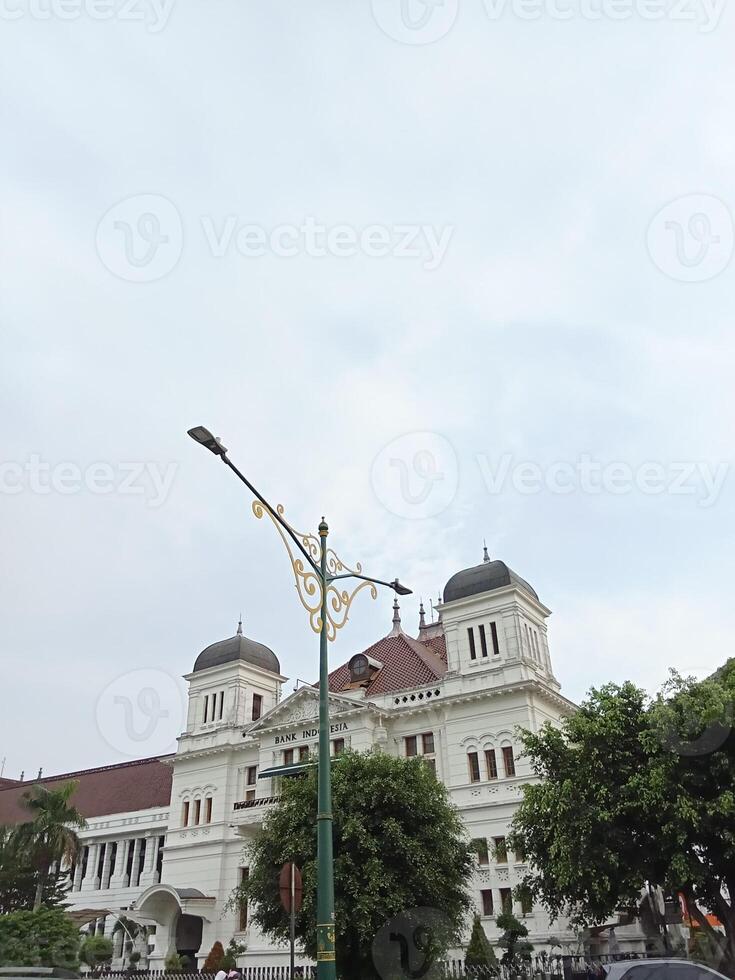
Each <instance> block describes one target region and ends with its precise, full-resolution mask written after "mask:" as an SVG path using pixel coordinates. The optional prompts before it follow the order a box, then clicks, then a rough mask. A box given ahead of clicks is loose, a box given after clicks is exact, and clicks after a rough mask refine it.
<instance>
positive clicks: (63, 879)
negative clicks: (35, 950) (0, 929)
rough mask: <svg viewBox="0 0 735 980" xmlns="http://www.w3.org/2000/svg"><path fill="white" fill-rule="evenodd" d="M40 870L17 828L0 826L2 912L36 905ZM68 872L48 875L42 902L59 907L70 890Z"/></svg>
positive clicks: (0, 899) (44, 884)
mask: <svg viewBox="0 0 735 980" xmlns="http://www.w3.org/2000/svg"><path fill="white" fill-rule="evenodd" d="M38 876H39V872H38V870H37V868H36V867H35V866H34V862H33V857H32V855H31V854H30V853H29V850H28V847H27V842H26V841H25V840H24V839H22V836H21V834H19V832H18V828H17V827H0V914H2V915H4V914H6V913H8V912H18V911H21V910H23V909H28V910H29V911H30V910H31V909H32V908H33V903H34V901H35V898H36V891H37V886H38ZM68 883H69V875H68V873H67V872H65V871H64V872H59V873H49V874H47V875H46V876H45V878H44V882H43V887H42V892H41V903H42V904H43V905H44V907H46V908H59V907H60V906H61V905H62V904H63V902H64V898H65V895H66V891H67V890H68Z"/></svg>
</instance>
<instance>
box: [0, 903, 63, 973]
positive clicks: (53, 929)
mask: <svg viewBox="0 0 735 980" xmlns="http://www.w3.org/2000/svg"><path fill="white" fill-rule="evenodd" d="M80 941H81V936H80V935H79V930H78V929H77V927H76V926H75V925H74V923H73V922H72V921H71V919H70V918H68V916H67V915H65V913H64V912H62V911H60V910H59V909H43V908H42V909H39V910H38V911H37V912H25V911H24V912H10V913H9V914H8V915H2V916H0V966H58V967H64V968H65V969H67V970H74V969H76V968H77V966H78V954H79V945H80Z"/></svg>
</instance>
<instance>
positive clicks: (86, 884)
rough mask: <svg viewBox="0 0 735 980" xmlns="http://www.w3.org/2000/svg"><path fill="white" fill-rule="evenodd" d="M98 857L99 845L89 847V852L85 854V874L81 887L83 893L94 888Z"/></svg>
mask: <svg viewBox="0 0 735 980" xmlns="http://www.w3.org/2000/svg"><path fill="white" fill-rule="evenodd" d="M99 856H100V845H99V844H97V843H94V844H90V845H89V852H88V854H87V873H86V874H85V876H84V881H82V884H81V887H82V890H83V891H92V889H93V888H96V887H97V885H96V884H95V879H96V875H97V862H98V861H99Z"/></svg>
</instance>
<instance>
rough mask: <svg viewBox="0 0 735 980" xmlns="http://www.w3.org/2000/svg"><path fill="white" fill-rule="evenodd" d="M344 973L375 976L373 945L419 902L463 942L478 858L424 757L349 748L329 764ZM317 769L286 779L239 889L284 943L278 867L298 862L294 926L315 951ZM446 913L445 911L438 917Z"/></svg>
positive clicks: (450, 937)
mask: <svg viewBox="0 0 735 980" xmlns="http://www.w3.org/2000/svg"><path fill="white" fill-rule="evenodd" d="M332 773H333V786H332V789H333V803H334V817H335V819H334V856H335V902H336V944H337V971H338V974H339V975H340V976H343V977H349V978H350V980H363V978H366V980H367V978H373V977H376V976H377V973H376V972H375V968H374V965H373V960H372V954H371V946H372V943H373V940H374V938H375V936H376V934H377V933H378V931H379V930H380V929H381V927H382V926H384V925H385V924H386V922H387V921H389V920H390V919H392V918H393V917H395V916H397V915H399V914H401V913H404V912H406V911H408V910H411V909H415V908H429V909H438V910H440V911H441V914H442V917H443V921H444V922H445V926H443V927H442V928H443V935H441V936H440V937H435V938H438V943H439V946H441V947H444V948H446V947H447V945H448V944H449V943H451V942H452V941H457V940H458V939H459V935H460V933H461V927H462V921H463V918H464V914H465V913H466V911H467V909H468V907H469V900H468V898H467V895H466V891H465V889H466V884H467V881H468V878H469V875H470V873H471V867H472V859H471V856H470V852H469V849H468V845H467V841H466V839H465V836H464V830H463V826H462V823H461V820H460V818H459V815H458V814H457V812H456V810H455V809H454V807H453V806H452V805H451V803H450V802H449V799H448V796H447V791H446V789H445V787H444V786H443V785H442V784H441V783H439V782H438V781H437V779H436V777H435V776H434V774H433V773H432V771H431V770H430V769H429V768H428V767H427V766H426V765H425V764H424V763H423V762H422V761H421V760H420V759H396V758H392V757H389V756H386V755H381V754H378V753H370V754H367V755H360V754H357V753H351V752H348V753H345V754H344V755H342V756H340V758H339V760H338V761H336V762H335V763H334V765H333V769H332ZM316 805H317V774H316V768H314V769H313V770H311V771H310V772H309V773H308V774H306V775H304V776H300V777H297V778H292V779H287V780H284V782H283V789H282V796H281V799H280V802H279V804H278V805H277V806H276V807H275V808H274V810H273V811H272V812H271V813H270V814H269V815H268V817H267V818H266V820H265V823H264V826H263V830H262V832H261V834H260V835H259V836H258V837H257V838H256V839H255V841H254V842H253V843H252V845H251V847H250V850H249V855H248V858H249V865H250V873H249V876H248V879H247V881H246V883H245V884H244V885H243V886H242V888H241V890H240V893H241V895H243V896H247V897H248V898H249V899H250V900H251V901H252V902H254V903H255V905H254V907H253V908H252V911H251V915H252V918H253V920H254V921H255V922H256V923H257V924H258V926H259V927H260V928H261V929H262V930H263V931H264V932H265V933H266V934H268V935H270V936H271V937H272V938H274V939H277V940H282V941H283V940H287V938H288V916H287V915H286V913H285V912H284V910H283V908H282V907H281V903H280V899H279V893H278V873H279V871H280V869H281V867H282V866H283V864H285V863H286V862H287V861H290V860H293V861H295V862H296V864H297V865H298V866H299V867H300V868H301V872H302V876H303V883H304V902H303V906H302V909H301V912H300V913H299V915H298V916H297V917H296V933H297V936H298V938H299V940H300V941H301V942H302V943H303V944H304V946H305V948H306V951H307V954H308V955H309V956H312V957H314V955H315V952H316V936H315V929H314V923H315V922H316ZM437 918H440V917H437Z"/></svg>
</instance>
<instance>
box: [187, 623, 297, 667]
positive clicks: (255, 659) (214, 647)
mask: <svg viewBox="0 0 735 980" xmlns="http://www.w3.org/2000/svg"><path fill="white" fill-rule="evenodd" d="M235 660H244V661H245V663H248V664H252V665H253V666H254V667H260V668H261V669H262V670H270V671H271V672H272V673H274V674H280V673H281V665H280V664H279V662H278V657H277V656H276V655H275V653H274V652H273V651H272V650H269V649H268V647H267V646H264V645H263V644H262V643H257V642H256V641H255V640H249V639H248V637H247V636H243V635H242V633H236V634H235V636H230V637H229V638H228V639H226V640H220V641H219V642H218V643H212V644H210V646H208V647H207V648H206V649H204V650H202V652H201V653H200V654H199V656H198V657H197V659H196V662H195V664H194V671H195V672H196V671H197V670H206V669H207V667H219V666H221V665H222V664H229V663H233V662H234V661H235Z"/></svg>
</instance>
